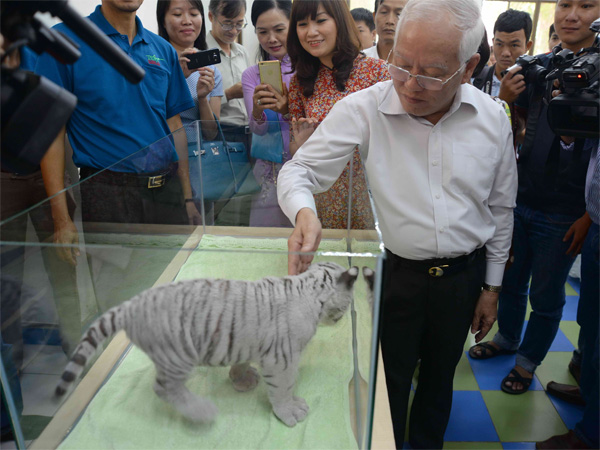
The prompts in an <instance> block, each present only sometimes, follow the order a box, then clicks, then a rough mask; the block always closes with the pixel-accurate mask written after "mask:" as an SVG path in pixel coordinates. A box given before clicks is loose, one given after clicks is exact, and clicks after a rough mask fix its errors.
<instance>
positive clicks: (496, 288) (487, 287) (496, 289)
mask: <svg viewBox="0 0 600 450" xmlns="http://www.w3.org/2000/svg"><path fill="white" fill-rule="evenodd" d="M483 289H485V290H486V291H490V292H501V291H502V286H492V285H491V284H487V283H483Z"/></svg>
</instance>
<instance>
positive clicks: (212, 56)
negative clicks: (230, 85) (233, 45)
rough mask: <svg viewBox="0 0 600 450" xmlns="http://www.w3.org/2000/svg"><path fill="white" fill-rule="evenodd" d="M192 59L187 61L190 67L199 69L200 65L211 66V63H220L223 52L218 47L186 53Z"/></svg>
mask: <svg viewBox="0 0 600 450" xmlns="http://www.w3.org/2000/svg"><path fill="white" fill-rule="evenodd" d="M185 57H186V58H188V59H189V60H190V62H189V63H187V66H188V69H190V70H193V69H198V68H199V67H205V66H210V65H211V64H219V63H220V62H221V54H220V53H219V49H218V48H211V49H208V50H201V51H199V52H196V53H190V54H189V55H185Z"/></svg>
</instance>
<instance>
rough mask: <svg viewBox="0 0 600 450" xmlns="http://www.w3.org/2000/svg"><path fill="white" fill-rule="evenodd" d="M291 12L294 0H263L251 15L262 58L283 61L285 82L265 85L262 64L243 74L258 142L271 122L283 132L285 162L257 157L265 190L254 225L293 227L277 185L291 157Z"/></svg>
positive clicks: (256, 171) (254, 213) (255, 209)
mask: <svg viewBox="0 0 600 450" xmlns="http://www.w3.org/2000/svg"><path fill="white" fill-rule="evenodd" d="M291 11H292V2H291V0H261V1H255V2H254V3H253V4H252V11H251V18H252V25H254V28H255V30H256V36H257V37H258V42H259V44H260V50H259V51H260V60H261V61H279V63H280V66H281V76H282V81H283V83H282V86H281V88H282V92H281V93H280V92H278V90H277V89H275V87H273V86H272V85H270V84H263V83H262V82H261V77H260V71H259V66H258V65H256V66H252V67H249V68H248V69H246V70H245V71H244V73H243V74H242V88H243V91H244V103H245V104H246V110H247V111H248V116H249V125H250V131H252V133H253V134H254V135H255V138H254V140H255V143H254V144H256V141H257V140H258V139H260V138H259V137H260V136H264V135H265V134H267V132H268V128H269V123H268V122H278V125H275V126H276V127H279V128H278V130H277V131H276V133H277V134H279V129H280V131H281V132H280V134H281V138H282V155H280V157H281V163H279V162H274V161H269V160H264V159H257V160H256V164H255V165H254V176H255V177H256V179H257V180H258V181H259V183H260V185H261V192H260V193H259V194H257V195H256V196H255V198H254V199H253V201H252V209H251V211H250V226H263V227H264V226H267V227H291V226H292V224H291V223H290V221H289V219H288V218H287V217H286V216H285V214H283V212H282V211H281V208H279V204H278V203H277V186H276V181H277V175H278V174H279V170H280V169H281V166H282V165H283V164H284V163H285V162H286V161H288V160H289V159H290V157H291V156H290V151H289V140H290V137H289V136H290V133H289V130H290V128H289V123H288V122H287V118H288V100H287V87H288V86H289V83H290V79H291V77H292V70H291V64H290V58H289V57H288V55H287V47H286V40H287V34H288V28H289V23H290V14H291ZM277 77H278V75H277ZM271 125H274V124H273V123H271ZM271 133H273V132H272V131H271ZM277 139H279V136H277Z"/></svg>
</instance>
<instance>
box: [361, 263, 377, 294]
mask: <svg viewBox="0 0 600 450" xmlns="http://www.w3.org/2000/svg"><path fill="white" fill-rule="evenodd" d="M362 273H363V278H364V279H365V281H366V282H367V286H369V290H370V291H371V292H372V291H373V286H374V285H375V272H374V271H373V269H370V268H368V267H366V266H363V268H362Z"/></svg>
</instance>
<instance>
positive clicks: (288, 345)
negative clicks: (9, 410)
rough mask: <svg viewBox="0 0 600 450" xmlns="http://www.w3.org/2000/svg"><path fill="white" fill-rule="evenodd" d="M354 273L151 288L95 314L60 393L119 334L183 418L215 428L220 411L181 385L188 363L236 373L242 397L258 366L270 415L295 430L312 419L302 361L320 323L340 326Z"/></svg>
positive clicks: (327, 268) (317, 268)
mask: <svg viewBox="0 0 600 450" xmlns="http://www.w3.org/2000/svg"><path fill="white" fill-rule="evenodd" d="M357 276H358V268H357V267H352V268H350V269H349V270H345V269H344V268H343V267H341V266H339V265H337V264H335V263H332V262H323V263H318V264H313V265H311V266H310V268H309V269H308V270H307V271H306V272H304V273H303V274H301V275H296V276H287V277H283V278H276V277H266V278H263V279H261V280H258V281H238V280H224V279H195V280H186V281H180V282H177V283H171V284H167V285H163V286H158V287H155V288H152V289H148V290H146V291H144V292H142V293H141V294H139V295H137V296H135V297H133V298H131V299H130V300H128V301H126V302H124V303H123V304H121V305H119V306H117V307H114V308H112V309H110V310H109V311H107V312H106V313H105V314H103V315H102V316H101V317H99V318H98V319H97V320H96V321H95V322H94V323H93V324H92V325H91V326H90V328H89V330H88V331H87V332H86V334H85V335H84V337H83V338H82V340H81V342H80V343H79V345H78V346H77V348H76V349H75V352H74V354H73V357H72V358H71V360H70V362H69V363H68V364H67V366H66V368H65V371H64V373H63V374H62V380H61V382H60V383H59V385H58V386H57V388H56V395H58V396H61V395H64V394H65V392H66V391H67V389H68V388H69V387H70V385H71V384H72V383H73V382H74V381H75V380H76V379H77V378H78V377H79V376H80V375H81V373H82V372H83V369H84V367H85V365H86V363H87V361H89V359H90V357H91V356H92V355H93V354H94V353H95V351H96V349H97V348H98V346H99V345H100V343H101V342H102V341H104V340H105V339H106V338H108V337H110V336H112V335H114V334H115V333H116V332H117V331H119V330H121V329H124V330H125V331H126V333H127V336H128V337H129V339H131V341H132V342H133V343H134V344H135V345H137V346H138V347H139V348H141V349H142V350H143V351H144V352H145V353H146V354H147V355H148V356H149V357H150V359H152V361H153V362H154V365H155V367H156V372H157V373H156V381H155V384H154V391H155V392H156V394H157V395H158V396H159V397H160V398H162V399H163V400H165V401H166V402H168V403H170V404H171V405H172V406H173V407H174V408H175V409H176V410H177V411H179V412H180V413H181V414H183V415H184V416H185V417H187V418H189V419H190V420H192V421H196V422H207V421H211V420H212V419H213V418H214V417H215V415H216V414H217V408H216V406H215V405H214V404H213V403H212V402H211V401H210V400H207V399H204V398H200V397H198V396H196V395H194V394H192V393H191V392H190V391H189V390H188V389H187V388H186V387H185V382H186V380H187V378H188V376H189V374H190V372H191V370H192V369H193V367H194V366H197V365H201V366H229V365H230V366H232V367H231V369H230V371H229V377H230V378H231V380H232V381H233V386H234V388H235V389H237V390H239V391H248V390H251V389H254V388H255V387H256V385H257V384H258V381H259V375H258V372H257V371H256V369H254V368H253V367H251V366H250V362H255V363H257V364H260V366H261V369H262V376H263V378H264V380H265V383H266V385H267V392H268V396H269V400H270V402H271V405H272V406H273V412H274V413H275V415H276V416H277V417H278V418H279V419H280V420H281V421H282V422H283V423H285V424H286V425H288V426H290V427H292V426H294V425H296V423H297V422H299V421H301V420H303V419H304V418H305V416H306V414H307V413H308V405H307V404H306V402H305V401H304V399H302V398H300V397H295V396H294V395H293V392H294V384H295V380H296V374H297V369H298V362H299V360H300V354H301V352H302V350H303V349H304V347H305V346H306V344H307V343H308V341H309V340H310V339H311V338H312V337H313V335H314V334H315V332H316V329H317V324H318V323H319V321H320V320H322V319H326V318H330V319H332V320H334V321H337V320H339V319H340V318H341V317H342V316H343V315H344V313H345V311H346V310H347V309H348V305H349V304H350V302H351V300H352V297H353V288H354V282H355V281H356V278H357Z"/></svg>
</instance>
